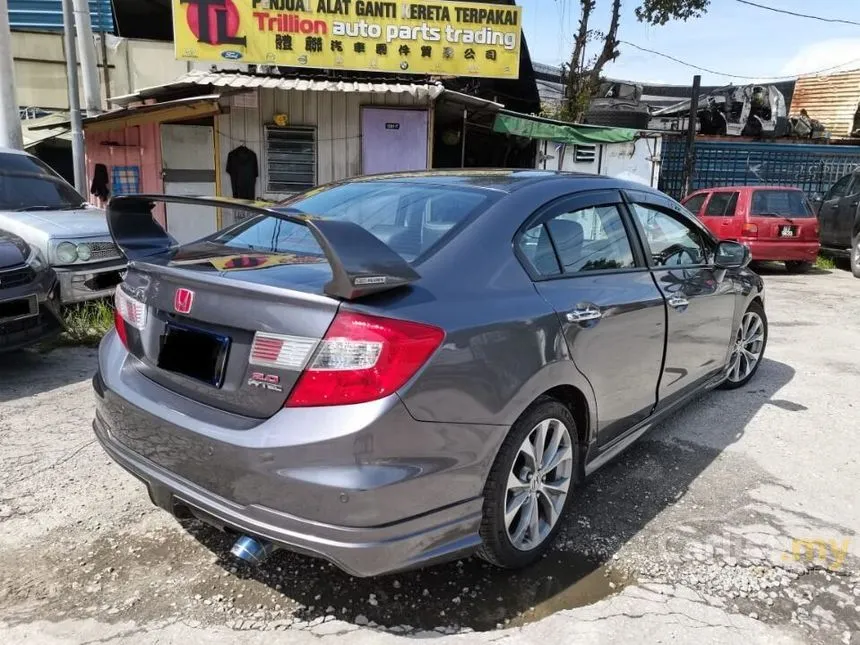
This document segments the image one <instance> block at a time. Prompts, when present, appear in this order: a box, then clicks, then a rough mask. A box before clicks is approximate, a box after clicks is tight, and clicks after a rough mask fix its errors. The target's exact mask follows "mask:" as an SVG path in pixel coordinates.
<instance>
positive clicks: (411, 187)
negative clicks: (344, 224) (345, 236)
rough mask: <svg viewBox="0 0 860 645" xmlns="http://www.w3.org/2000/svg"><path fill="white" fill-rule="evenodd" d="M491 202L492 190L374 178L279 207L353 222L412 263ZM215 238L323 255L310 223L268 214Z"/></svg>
mask: <svg viewBox="0 0 860 645" xmlns="http://www.w3.org/2000/svg"><path fill="white" fill-rule="evenodd" d="M492 201H493V197H492V195H491V193H489V192H486V191H482V190H476V189H466V188H459V187H447V186H428V185H424V184H418V183H408V182H383V181H373V182H354V183H347V184H340V185H337V186H333V187H331V188H328V189H324V190H318V191H310V192H308V193H307V194H304V195H298V196H296V197H295V198H292V199H290V200H288V201H287V202H284V203H283V204H281V205H280V206H278V210H281V211H283V212H285V213H290V214H296V215H301V214H306V215H310V216H317V217H322V218H324V219H334V220H346V221H349V222H353V223H354V224H358V225H359V226H361V227H362V228H364V229H366V230H368V231H370V232H371V233H373V234H374V235H375V236H376V237H378V238H379V239H380V240H382V241H383V242H385V244H387V245H388V246H389V247H391V249H393V250H394V251H395V252H397V253H398V254H399V255H400V256H401V257H402V258H403V259H404V260H406V261H407V262H412V261H414V260H415V259H416V258H417V257H418V256H419V255H421V254H422V253H423V252H424V251H426V250H427V249H429V248H430V247H431V246H433V245H434V244H436V243H437V242H438V241H439V240H441V239H442V238H443V237H445V236H446V235H447V234H448V233H449V232H451V231H452V229H453V228H454V227H455V226H457V225H458V224H460V223H461V222H465V221H466V220H467V219H468V218H469V217H470V216H471V215H472V214H473V213H478V212H480V211H483V210H484V209H486V207H487V206H488V205H489V204H490V203H491V202H492ZM452 234H453V233H452ZM211 241H214V242H216V243H221V244H224V245H226V246H231V247H238V248H244V249H251V250H254V251H267V252H270V253H297V254H303V255H307V254H311V255H322V249H321V248H320V247H319V244H317V242H316V240H315V239H314V237H313V235H312V234H311V233H310V231H309V230H308V229H307V228H306V227H304V226H301V225H299V224H294V223H292V222H288V221H285V220H282V219H279V218H277V217H273V216H266V215H262V216H259V217H254V218H252V219H249V220H246V221H244V222H242V223H240V224H237V225H235V226H233V227H231V228H228V229H226V230H224V231H223V232H221V233H220V234H217V235H216V236H215V237H214V238H212V239H211Z"/></svg>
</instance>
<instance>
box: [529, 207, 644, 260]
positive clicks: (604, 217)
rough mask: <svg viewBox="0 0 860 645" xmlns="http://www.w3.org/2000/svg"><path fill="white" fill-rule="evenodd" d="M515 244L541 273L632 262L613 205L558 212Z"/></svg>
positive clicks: (623, 232)
mask: <svg viewBox="0 0 860 645" xmlns="http://www.w3.org/2000/svg"><path fill="white" fill-rule="evenodd" d="M517 245H518V247H519V249H520V251H521V252H522V254H523V256H525V258H526V260H527V261H528V262H529V263H530V264H531V266H532V268H533V269H534V271H535V272H536V273H537V274H538V275H540V276H542V277H549V276H554V275H558V274H561V273H563V274H575V273H581V272H587V271H601V270H607V269H630V268H633V267H634V266H636V263H635V261H634V259H633V251H632V249H631V246H630V240H629V238H628V237H627V231H626V230H625V228H624V223H623V221H622V219H621V214H620V213H619V212H618V208H617V207H616V206H614V205H611V206H595V207H588V208H582V209H578V210H573V211H569V212H564V213H560V214H559V215H556V216H555V217H552V218H550V219H549V220H547V221H545V222H542V223H540V224H536V225H535V226H532V227H531V228H529V229H528V230H527V231H525V233H523V234H522V235H521V236H520V239H519V240H518V242H517Z"/></svg>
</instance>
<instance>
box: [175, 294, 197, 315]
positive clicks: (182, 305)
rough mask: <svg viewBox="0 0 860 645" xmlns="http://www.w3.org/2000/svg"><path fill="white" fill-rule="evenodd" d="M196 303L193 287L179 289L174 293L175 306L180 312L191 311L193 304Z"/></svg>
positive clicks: (187, 312) (186, 312)
mask: <svg viewBox="0 0 860 645" xmlns="http://www.w3.org/2000/svg"><path fill="white" fill-rule="evenodd" d="M192 304H194V292H193V291H192V290H191V289H183V288H180V289H177V290H176V293H175V294H174V295H173V308H174V309H176V313H178V314H189V313H191V305H192Z"/></svg>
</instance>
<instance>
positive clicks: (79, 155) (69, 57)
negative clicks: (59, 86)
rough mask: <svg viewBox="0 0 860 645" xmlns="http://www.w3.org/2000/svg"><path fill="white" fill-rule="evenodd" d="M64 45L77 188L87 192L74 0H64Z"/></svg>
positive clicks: (84, 193)
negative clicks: (76, 53)
mask: <svg viewBox="0 0 860 645" xmlns="http://www.w3.org/2000/svg"><path fill="white" fill-rule="evenodd" d="M63 45H64V47H65V49H66V77H67V78H68V81H69V117H70V121H71V125H72V166H73V167H74V171H75V188H77V189H78V192H79V193H80V194H81V195H86V194H87V166H86V160H85V159H84V129H83V124H82V123H81V97H80V94H79V93H78V57H77V56H76V55H75V22H74V14H73V9H72V0H63Z"/></svg>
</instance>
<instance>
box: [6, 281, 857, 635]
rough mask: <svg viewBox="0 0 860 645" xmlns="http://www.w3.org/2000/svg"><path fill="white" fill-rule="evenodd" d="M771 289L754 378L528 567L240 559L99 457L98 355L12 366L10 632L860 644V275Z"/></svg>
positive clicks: (599, 490)
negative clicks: (395, 566)
mask: <svg viewBox="0 0 860 645" xmlns="http://www.w3.org/2000/svg"><path fill="white" fill-rule="evenodd" d="M765 279H766V282H767V288H768V295H767V297H768V302H767V309H768V314H769V317H770V324H771V338H770V343H769V347H768V352H767V354H768V358H767V360H766V361H765V362H764V363H763V364H762V366H761V369H760V371H759V374H758V376H757V378H756V379H755V380H753V381H752V383H750V384H749V385H748V386H747V387H746V388H744V389H741V390H739V391H735V392H714V393H710V394H708V395H705V396H702V397H701V398H700V399H699V400H698V401H696V402H695V403H693V404H692V405H691V406H690V407H688V408H687V409H686V410H684V411H682V412H680V413H679V414H677V415H676V416H675V417H673V418H672V419H670V420H668V421H667V422H665V423H663V424H662V425H661V426H660V427H659V428H656V429H655V430H654V431H653V432H651V433H650V434H649V435H647V436H646V437H645V438H643V440H642V441H640V442H639V443H638V444H637V445H636V446H635V447H634V448H632V449H631V450H630V451H628V452H627V453H626V454H625V455H623V456H622V457H621V458H620V459H619V460H617V461H616V462H615V463H613V464H611V465H609V466H607V467H606V468H604V469H603V470H602V471H600V472H599V473H598V474H597V475H596V476H595V477H594V478H593V479H592V480H591V481H590V482H588V484H587V485H586V487H585V488H584V489H583V490H582V491H581V493H580V496H579V497H578V498H577V500H576V502H575V504H574V506H573V509H572V512H571V514H570V516H569V518H568V521H567V523H566V526H565V528H564V530H563V533H562V534H561V536H560V538H559V540H558V542H557V544H556V545H555V547H554V549H553V550H552V552H551V553H550V554H549V555H548V556H547V558H546V559H545V560H544V561H542V562H541V563H540V564H539V565H538V566H536V567H534V568H532V569H530V570H528V571H525V572H520V573H515V574H511V573H506V572H500V571H497V570H494V569H492V568H490V567H488V566H486V565H484V564H483V563H481V562H480V561H477V560H474V559H470V560H464V561H460V562H455V563H451V564H449V565H444V566H440V567H434V568H432V569H427V570H424V571H419V572H412V573H408V574H399V575H394V576H387V577H384V578H378V579H373V580H360V579H353V578H350V577H349V576H346V575H345V574H343V573H340V572H339V571H338V570H336V569H334V568H333V567H331V566H329V565H328V564H326V563H322V562H319V561H314V560H310V559H307V558H304V557H300V556H296V555H292V554H289V553H285V552H278V553H276V554H275V555H274V556H273V557H272V559H271V560H270V562H269V563H267V564H266V566H264V567H262V568H261V569H256V570H255V569H251V568H248V567H246V566H244V565H239V564H237V563H236V562H235V561H233V560H232V559H231V558H230V557H229V555H228V554H227V551H228V549H229V546H230V543H229V541H228V540H227V539H226V538H225V537H224V536H222V535H221V534H219V533H217V532H216V531H214V530H212V529H209V528H208V527H205V526H201V525H198V524H196V523H193V522H191V523H185V524H183V525H180V524H179V523H178V522H176V521H175V520H173V519H172V518H170V517H169V516H168V515H166V514H165V513H163V512H162V511H160V510H157V509H155V508H154V507H152V506H151V505H150V503H149V501H148V499H147V497H146V493H145V491H144V489H143V487H142V486H141V485H140V484H139V483H138V482H137V481H136V480H135V479H134V478H132V477H131V476H129V475H128V474H126V473H125V472H124V471H122V470H121V469H120V468H119V467H117V466H115V465H114V464H113V462H111V461H110V460H109V459H108V458H107V457H106V456H105V455H104V454H103V453H102V451H101V449H100V448H99V446H98V445H97V443H96V442H95V440H94V438H93V435H92V431H91V428H90V422H91V419H92V407H93V406H92V395H91V393H90V387H91V386H90V380H89V379H90V376H91V375H92V372H93V370H94V369H95V365H96V354H95V352H94V351H93V350H85V349H59V350H55V351H53V352H50V353H47V354H38V353H35V352H30V353H22V354H16V355H13V356H4V357H3V358H2V359H0V637H2V640H3V642H4V643H18V642H20V643H24V642H27V643H32V642H39V643H57V644H60V643H63V644H66V643H82V642H95V641H98V642H107V641H110V642H116V643H183V644H184V643H188V642H200V641H201V640H202V639H204V638H205V639H206V641H207V642H213V643H221V642H223V643H262V642H266V643H280V642H284V643H286V642H289V643H298V644H302V643H305V642H307V643H311V642H317V641H318V640H319V638H326V639H329V640H338V639H346V638H348V639H349V642H350V643H351V644H352V643H359V644H360V643H365V642H366V643H371V642H372V643H387V642H389V641H390V642H394V641H395V640H397V639H398V638H401V637H402V635H411V636H413V637H436V638H439V639H442V640H447V638H450V639H452V640H453V641H457V642H463V641H468V642H473V641H474V642H489V641H493V642H497V641H501V642H505V643H538V642H543V641H545V640H547V639H548V638H553V639H555V640H558V639H559V638H561V637H563V638H564V640H568V639H572V638H576V639H577V640H578V641H582V642H586V643H588V642H601V641H602V642H606V640H607V639H609V638H612V639H613V640H620V639H621V638H622V637H625V636H628V637H630V638H634V639H636V640H640V641H641V640H648V641H652V640H654V641H656V640H674V641H680V642H697V643H698V642H708V641H719V642H738V643H744V644H745V645H748V644H749V643H755V642H761V643H776V642H812V643H839V642H843V643H855V644H857V643H860V636H856V635H854V634H855V633H856V632H857V631H858V626H860V541H858V538H857V536H856V533H857V531H858V530H860V506H858V502H857V500H858V496H857V493H856V490H857V482H858V481H860V461H858V458H860V446H858V444H857V442H856V441H855V437H854V433H853V432H852V431H856V430H858V429H860V420H858V409H857V406H858V405H860V398H858V397H860V394H858V393H859V392H860V318H858V316H857V312H858V310H857V305H856V303H857V301H858V295H860V280H854V279H853V278H851V276H850V275H849V274H847V273H845V272H843V271H834V272H831V273H825V272H819V273H815V274H810V275H806V276H788V275H786V274H784V273H783V272H782V271H780V270H778V269H773V270H769V271H767V272H765ZM807 547H808V548H807ZM278 632H285V633H283V634H280V633H278ZM382 632H386V633H382ZM446 634H449V635H452V636H447V637H446V636H445V635H446ZM454 634H458V635H457V636H453V635H454Z"/></svg>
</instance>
